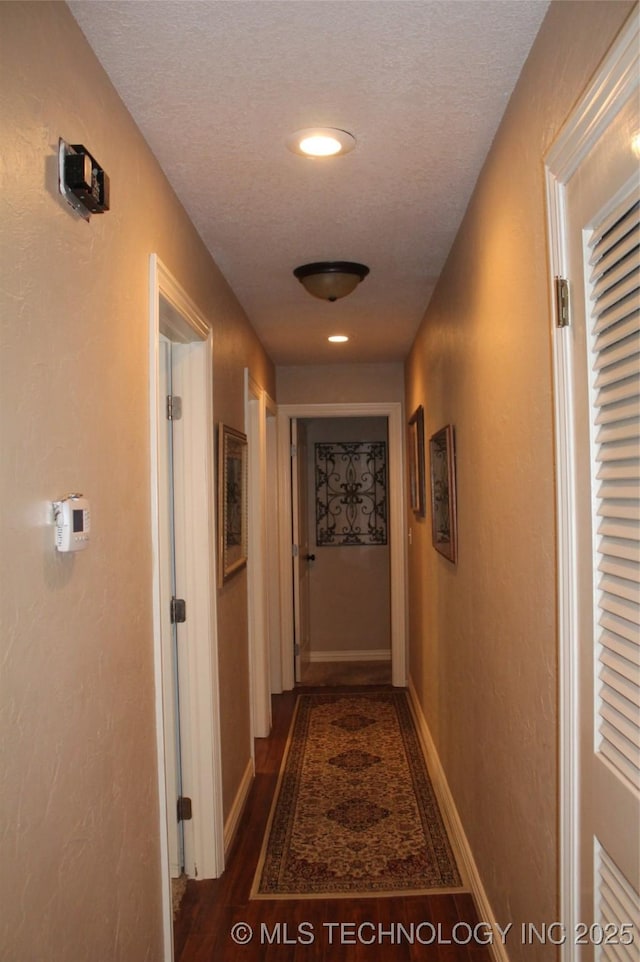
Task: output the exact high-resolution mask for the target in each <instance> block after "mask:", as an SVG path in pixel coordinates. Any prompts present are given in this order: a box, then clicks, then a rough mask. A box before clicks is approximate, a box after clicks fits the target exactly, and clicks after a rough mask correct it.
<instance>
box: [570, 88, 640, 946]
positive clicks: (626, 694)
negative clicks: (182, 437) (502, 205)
mask: <svg viewBox="0 0 640 962" xmlns="http://www.w3.org/2000/svg"><path fill="white" fill-rule="evenodd" d="M636 134H637V114H636V98H635V97H632V98H630V100H629V101H628V103H627V105H626V107H623V109H622V110H621V111H620V112H619V113H618V115H617V117H616V118H615V120H614V121H613V122H612V123H611V124H610V125H609V127H608V128H607V129H606V131H605V132H604V133H603V134H602V135H601V136H600V137H599V139H598V141H597V143H596V144H595V146H594V147H593V148H592V149H591V151H590V152H589V154H588V155H587V157H586V158H585V159H583V160H582V162H581V163H580V165H579V167H578V169H577V170H576V172H575V173H574V174H573V176H572V177H571V179H570V181H569V183H568V185H567V189H566V209H567V254H568V265H569V284H570V292H571V300H572V305H571V323H570V327H569V328H568V329H567V330H566V331H564V332H561V335H560V336H566V337H568V338H569V340H570V342H571V353H572V358H573V371H572V381H573V383H572V390H573V405H574V417H573V421H574V443H575V467H574V470H575V497H576V505H575V511H576V524H575V534H576V541H577V544H576V554H575V557H576V559H577V564H576V568H577V570H576V582H577V584H576V587H577V636H576V638H575V644H576V645H577V646H578V652H577V656H578V661H577V668H578V672H577V682H578V712H579V725H578V732H579V734H578V733H577V734H578V748H579V761H578V770H579V774H578V787H579V803H578V808H579V841H578V859H579V893H578V900H579V917H580V919H581V920H582V921H583V922H584V923H591V922H595V923H596V924H597V925H599V926H603V927H604V934H603V935H602V932H601V930H600V929H594V930H593V931H594V933H595V936H596V937H595V938H593V937H592V935H589V934H588V933H587V937H586V938H585V937H584V933H583V941H584V943H585V944H584V945H583V946H582V948H581V949H580V950H579V957H580V958H582V959H590V958H592V957H593V954H594V948H593V943H594V942H595V943H596V948H595V956H596V958H599V957H601V958H606V959H620V960H621V962H622V960H623V959H625V960H626V959H627V958H632V957H633V953H631V954H629V952H630V948H629V947H626V946H624V945H621V944H620V941H625V939H621V938H620V935H619V931H618V929H619V927H620V925H622V924H624V923H634V922H635V924H636V925H637V924H638V922H640V918H639V916H640V910H639V908H638V906H639V899H638V892H639V891H640V804H639V798H640V641H639V638H640V634H639V633H640V606H639V591H640V587H639V583H640V563H639V561H640V559H639V547H640V532H639V521H638V518H639V507H640V501H639V497H640V488H639V480H640V471H639V458H640V444H639V440H638V415H639V413H640V390H639V379H638V371H639V369H640V368H639V365H640V324H639V317H640V278H639V270H638V265H639V251H640V248H639V247H638V245H639V243H640V239H639V238H640V218H639V201H640V190H639V186H638V157H637V155H636V154H635V152H634V150H633V138H634V135H636ZM607 926H610V928H609V929H607V928H606V927H607ZM616 927H617V928H616ZM628 931H629V930H628V929H627V932H628ZM608 933H609V934H610V935H611V944H610V945H609V944H606V943H607V934H608ZM601 935H602V937H601ZM571 937H572V938H573V937H574V933H572V934H571ZM638 937H639V934H638V931H637V930H636V932H635V940H636V946H635V951H637V939H638ZM599 942H603V943H604V944H602V945H600V946H598V943H599ZM578 944H580V942H578ZM631 948H634V947H631Z"/></svg>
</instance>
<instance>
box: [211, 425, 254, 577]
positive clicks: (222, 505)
mask: <svg viewBox="0 0 640 962" xmlns="http://www.w3.org/2000/svg"><path fill="white" fill-rule="evenodd" d="M218 544H219V552H218V553H219V583H220V585H222V584H224V582H225V581H227V579H228V578H230V577H231V576H232V575H234V574H235V573H236V571H240V569H241V568H244V566H245V565H246V563H247V436H246V434H243V433H242V432H241V431H235V430H234V429H233V428H228V427H227V426H226V424H221V425H220V426H219V428H218Z"/></svg>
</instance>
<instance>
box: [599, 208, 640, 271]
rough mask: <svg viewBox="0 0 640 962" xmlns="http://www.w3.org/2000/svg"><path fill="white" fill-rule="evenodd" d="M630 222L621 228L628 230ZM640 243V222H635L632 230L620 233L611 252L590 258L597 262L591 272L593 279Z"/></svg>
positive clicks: (610, 249)
mask: <svg viewBox="0 0 640 962" xmlns="http://www.w3.org/2000/svg"><path fill="white" fill-rule="evenodd" d="M628 226H629V225H628V223H627V222H626V221H625V223H624V224H623V225H622V227H621V230H623V231H624V230H626V228H627V227H628ZM639 245H640V224H635V226H633V227H632V228H631V230H628V231H626V233H622V234H621V235H620V240H619V242H618V243H616V244H615V246H613V247H610V248H609V252H608V253H607V254H605V255H604V257H598V255H597V254H595V252H594V254H595V260H594V259H593V256H592V258H591V260H590V263H591V264H596V267H595V269H594V270H593V271H592V272H591V277H590V278H589V279H590V280H591V281H593V280H595V279H596V278H598V277H600V276H601V275H602V273H603V272H604V271H608V270H609V268H610V267H612V266H613V265H614V264H616V263H617V261H619V260H621V259H622V258H623V257H626V255H627V254H629V253H631V251H632V250H634V249H635V248H637V247H638V246H639Z"/></svg>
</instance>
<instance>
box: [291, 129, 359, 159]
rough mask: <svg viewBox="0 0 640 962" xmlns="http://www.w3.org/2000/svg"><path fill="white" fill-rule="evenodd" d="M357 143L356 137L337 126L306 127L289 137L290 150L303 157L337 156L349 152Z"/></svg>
mask: <svg viewBox="0 0 640 962" xmlns="http://www.w3.org/2000/svg"><path fill="white" fill-rule="evenodd" d="M355 145H356V139H355V137H353V136H352V135H351V134H350V133H348V132H347V131H346V130H338V129H337V128H336V127H306V128H305V129H304V130H296V132H295V133H294V134H291V136H290V137H287V147H288V148H289V150H291V151H293V153H294V154H302V156H303V157H336V156H337V155H338V154H348V153H349V151H350V150H353V148H354V147H355Z"/></svg>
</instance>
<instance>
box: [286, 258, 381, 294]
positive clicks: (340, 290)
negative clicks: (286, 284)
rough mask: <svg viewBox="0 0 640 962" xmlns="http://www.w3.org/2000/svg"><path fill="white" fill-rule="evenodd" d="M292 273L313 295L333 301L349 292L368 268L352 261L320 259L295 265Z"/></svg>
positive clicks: (362, 278) (365, 274) (363, 276)
mask: <svg viewBox="0 0 640 962" xmlns="http://www.w3.org/2000/svg"><path fill="white" fill-rule="evenodd" d="M293 273H294V276H295V277H297V278H298V280H299V281H300V283H301V284H302V286H303V287H304V289H305V290H306V291H308V292H309V294H311V295H312V296H313V297H319V298H321V299H322V300H324V301H332V302H333V301H337V300H338V299H339V298H341V297H346V296H347V294H351V292H352V291H354V290H355V289H356V287H357V286H358V284H359V283H360V281H362V280H364V278H365V277H366V276H367V274H368V273H369V268H368V267H365V265H364V264H354V263H353V262H352V261H320V262H318V263H316V264H303V265H302V266H301V267H296V269H295V270H294V272H293Z"/></svg>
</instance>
